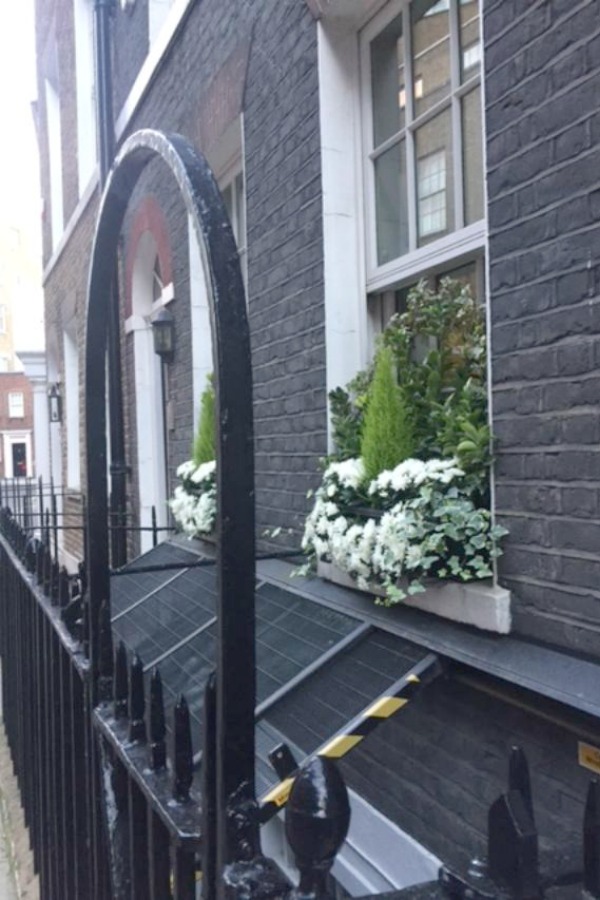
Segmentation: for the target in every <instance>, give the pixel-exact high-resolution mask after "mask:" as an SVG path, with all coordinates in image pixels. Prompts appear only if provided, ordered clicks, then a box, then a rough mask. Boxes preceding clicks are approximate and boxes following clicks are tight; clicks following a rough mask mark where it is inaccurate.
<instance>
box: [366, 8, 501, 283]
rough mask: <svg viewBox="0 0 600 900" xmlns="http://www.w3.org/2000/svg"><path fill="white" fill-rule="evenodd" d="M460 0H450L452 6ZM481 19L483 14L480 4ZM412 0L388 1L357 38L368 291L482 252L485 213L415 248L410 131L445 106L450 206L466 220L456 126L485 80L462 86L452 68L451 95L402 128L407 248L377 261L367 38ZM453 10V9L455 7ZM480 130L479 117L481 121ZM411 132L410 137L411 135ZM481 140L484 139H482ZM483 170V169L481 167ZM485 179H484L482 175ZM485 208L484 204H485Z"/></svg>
mask: <svg viewBox="0 0 600 900" xmlns="http://www.w3.org/2000/svg"><path fill="white" fill-rule="evenodd" d="M457 2H458V0H452V5H453V8H454V7H455V6H456V3H457ZM479 7H480V17H481V3H480V4H479ZM409 10H410V0H392V2H389V3H387V4H386V5H385V6H384V7H383V8H382V9H380V10H379V12H377V13H376V14H375V15H374V16H373V18H372V19H371V20H370V21H369V22H368V23H367V24H366V25H365V27H364V28H363V29H362V30H361V32H360V34H359V42H360V66H361V95H362V96H361V103H362V160H363V165H364V179H363V187H364V209H365V229H366V233H365V244H366V257H367V259H366V266H367V278H366V284H367V291H369V292H372V291H379V290H382V289H383V288H385V287H390V286H392V285H393V284H400V283H402V282H403V281H404V282H406V281H407V280H409V279H411V278H414V277H415V275H418V273H419V272H422V271H424V270H426V269H430V268H440V267H443V266H444V265H446V264H448V263H452V262H453V261H454V260H455V259H457V258H459V257H461V256H465V255H466V254H469V253H476V252H477V251H479V252H481V251H482V250H483V249H484V248H485V245H486V230H487V225H486V220H485V217H484V218H483V219H481V220H479V221H478V222H475V223H473V224H472V225H468V226H463V227H461V228H457V229H456V230H455V231H451V232H450V233H449V234H447V235H444V236H443V237H442V238H439V239H438V240H436V241H432V242H431V243H430V244H426V245H424V246H423V247H417V245H416V242H417V223H416V216H415V213H416V200H414V198H415V197H416V190H415V189H416V173H415V165H414V147H413V144H414V137H413V136H414V133H415V131H416V130H417V128H420V127H421V126H422V125H424V124H426V123H427V122H428V121H430V120H431V119H432V118H434V117H435V116H436V115H437V114H439V113H440V112H441V111H442V110H444V109H450V110H451V115H452V121H453V129H452V133H453V154H452V155H453V173H452V174H453V181H454V207H455V212H454V215H455V222H461V221H463V218H464V210H463V190H462V179H463V175H462V145H461V139H460V135H461V128H459V127H457V122H459V121H460V100H461V99H462V97H463V96H464V95H465V94H468V93H470V91H472V90H474V89H475V88H476V87H477V85H479V84H481V85H482V84H483V75H482V73H480V74H477V75H476V76H473V77H472V78H470V79H468V81H466V82H464V83H463V84H459V83H458V81H459V79H457V74H456V72H454V73H453V76H452V77H453V84H454V87H453V88H452V90H451V93H450V98H446V99H444V100H443V101H441V102H440V103H438V104H435V105H434V106H433V107H431V108H430V109H428V110H427V111H426V112H425V113H423V114H422V115H421V116H419V117H418V118H416V119H415V120H414V121H412V122H410V124H408V125H407V126H406V127H405V129H404V130H405V132H406V138H405V140H406V150H407V152H406V169H407V196H411V197H413V202H411V203H409V206H408V213H409V216H408V218H409V242H410V245H409V250H408V252H407V253H405V254H403V255H402V256H399V257H397V258H396V259H394V260H391V261H390V262H388V263H385V264H383V265H379V264H378V262H377V246H376V211H375V176H374V167H373V166H372V165H370V164H369V162H368V160H370V159H371V158H372V156H373V138H372V121H373V108H372V92H371V66H370V54H369V46H370V43H371V41H372V40H373V39H374V38H375V37H377V35H378V34H380V33H381V31H382V30H383V29H384V28H385V27H386V26H387V25H389V23H390V22H391V21H392V20H393V19H394V18H395V17H396V16H397V15H398V14H399V13H402V15H403V16H405V17H406V20H407V21H410V12H409ZM454 13H455V14H456V9H455V8H454ZM406 35H407V50H406V57H407V60H408V59H409V57H410V28H407V30H406ZM450 39H451V42H452V55H451V62H452V63H453V68H456V61H457V59H458V45H457V40H458V37H457V34H456V31H455V30H454V29H453V30H451V35H450ZM407 103H409V104H410V103H411V97H410V91H409V92H408V96H407ZM482 130H483V119H482ZM409 135H410V137H409ZM483 142H484V144H485V139H484V138H483ZM395 143H396V140H395V136H394V137H392V138H390V139H389V140H388V141H385V142H382V144H381V145H380V146H379V148H378V155H380V154H381V152H383V149H384V148H387V146H388V144H389V145H390V146H392V145H394V144H395ZM484 172H485V169H484ZM484 181H485V177H484ZM484 209H485V207H484Z"/></svg>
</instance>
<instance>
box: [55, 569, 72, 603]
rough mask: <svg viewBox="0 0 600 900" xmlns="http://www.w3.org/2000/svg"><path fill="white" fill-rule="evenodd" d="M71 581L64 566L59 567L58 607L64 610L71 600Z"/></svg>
mask: <svg viewBox="0 0 600 900" xmlns="http://www.w3.org/2000/svg"><path fill="white" fill-rule="evenodd" d="M70 589H71V581H70V578H69V573H68V572H67V570H66V568H65V567H64V566H61V567H60V572H59V573H58V605H59V606H60V607H61V609H64V608H65V607H66V606H68V605H69V603H70V600H71V590H70Z"/></svg>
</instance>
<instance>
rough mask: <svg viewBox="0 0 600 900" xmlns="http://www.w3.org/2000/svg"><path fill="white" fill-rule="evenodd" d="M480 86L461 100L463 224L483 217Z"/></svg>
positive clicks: (468, 223)
mask: <svg viewBox="0 0 600 900" xmlns="http://www.w3.org/2000/svg"><path fill="white" fill-rule="evenodd" d="M481 127H482V126H481V88H479V87H478V88H476V89H475V90H474V91H471V92H470V93H469V94H467V95H466V96H465V97H464V99H463V101H462V129H463V173H464V174H463V180H464V204H465V225H470V224H471V222H477V221H478V220H479V219H482V218H483V147H482V138H481Z"/></svg>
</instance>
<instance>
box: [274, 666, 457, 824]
mask: <svg viewBox="0 0 600 900" xmlns="http://www.w3.org/2000/svg"><path fill="white" fill-rule="evenodd" d="M441 672H442V664H441V662H440V660H439V658H438V657H437V656H436V655H435V654H434V653H430V654H429V655H428V656H426V657H425V658H424V659H422V660H421V661H420V662H419V663H417V664H416V665H415V666H413V668H412V669H411V670H410V671H409V672H407V673H406V675H404V676H403V677H402V678H400V679H399V680H398V681H397V682H396V683H395V684H394V685H392V687H391V688H390V689H389V690H387V691H386V692H385V694H382V695H381V696H380V697H378V698H377V700H375V701H374V702H373V703H371V704H370V706H367V708H366V709H364V710H363V711H362V712H361V713H359V714H358V716H356V718H354V719H352V720H351V721H350V722H349V723H348V725H347V726H346V727H345V728H343V729H342V730H341V731H339V732H338V733H337V734H336V735H335V736H334V737H332V738H331V739H330V740H328V741H327V742H326V743H325V744H323V745H322V746H321V747H320V748H319V749H318V750H317V751H316V753H315V754H314V755H315V756H324V757H327V758H328V759H341V758H342V757H343V756H345V755H346V754H347V753H349V752H350V750H353V749H354V747H356V746H358V744H360V743H361V742H362V741H363V740H364V739H365V738H366V737H367V735H369V734H371V732H372V731H374V730H375V729H376V728H377V726H378V725H380V724H381V723H382V722H384V721H386V719H389V718H390V717H391V716H394V715H395V714H396V713H397V712H398V711H399V710H400V709H402V708H403V707H405V706H406V704H407V703H408V702H409V701H410V700H412V699H413V697H414V696H415V695H416V694H417V693H418V692H419V691H420V689H421V688H422V687H424V685H426V684H429V682H431V681H432V680H433V679H434V678H437V676H438V675H440V674H441ZM295 777H296V772H294V773H293V774H291V775H290V776H289V777H288V778H284V779H283V781H280V782H279V784H278V785H276V786H275V787H274V788H272V790H270V791H268V792H267V793H266V794H265V795H264V796H263V797H262V799H261V801H260V821H261V822H268V821H269V819H271V818H272V817H273V816H274V815H276V814H277V813H278V812H279V810H280V809H282V808H283V807H284V806H285V804H286V803H287V801H288V798H289V796H290V791H291V790H292V785H293V783H294V779H295Z"/></svg>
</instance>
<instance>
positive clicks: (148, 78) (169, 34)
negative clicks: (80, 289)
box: [42, 0, 196, 285]
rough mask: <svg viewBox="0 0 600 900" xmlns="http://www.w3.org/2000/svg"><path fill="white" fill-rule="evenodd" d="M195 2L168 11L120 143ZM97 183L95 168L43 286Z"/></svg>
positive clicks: (129, 105) (121, 122)
mask: <svg viewBox="0 0 600 900" xmlns="http://www.w3.org/2000/svg"><path fill="white" fill-rule="evenodd" d="M195 2H196V0H175V2H174V4H173V6H172V7H171V9H170V10H169V14H168V16H167V18H166V20H165V23H164V25H163V28H162V30H161V32H160V34H159V36H158V38H157V40H156V42H155V43H154V45H153V46H152V47H151V48H150V52H149V53H148V55H147V57H146V59H145V60H144V63H143V64H142V67H141V69H140V71H139V72H138V75H137V78H136V79H135V81H134V83H133V87H132V88H131V90H130V92H129V94H128V95H127V98H126V100H125V102H124V104H123V106H122V108H121V112H120V113H119V115H118V117H117V121H116V123H115V134H116V139H117V142H118V141H120V140H121V139H122V138H123V137H124V135H125V132H126V131H127V128H128V127H129V125H130V123H131V120H132V118H133V116H134V115H135V113H136V111H137V109H138V107H139V105H140V104H141V102H142V100H143V99H144V97H145V95H146V93H147V91H148V89H149V87H150V85H151V83H152V81H153V80H154V77H155V75H156V72H157V70H158V69H159V67H160V65H161V64H162V61H163V59H164V57H165V56H166V55H167V52H168V51H169V49H170V47H171V44H172V43H173V41H174V40H175V38H176V36H177V34H178V32H179V30H180V28H181V27H182V26H183V23H184V21H185V17H186V15H187V13H188V12H189V10H190V9H191V8H192V6H193V4H194V3H195ZM98 183H99V171H98V167H96V169H95V171H94V173H93V174H92V177H91V178H90V180H89V181H88V184H87V186H86V188H85V191H84V193H83V195H82V197H81V199H80V200H79V203H78V204H77V206H76V207H75V209H74V211H73V213H72V215H71V217H70V219H69V221H68V223H67V224H66V226H65V227H64V229H62V230H61V234H60V235H58V236H57V237H56V239H53V242H52V255H51V257H50V259H49V260H48V262H47V264H46V266H45V268H44V272H43V276H42V285H45V283H46V281H47V280H48V278H49V277H50V275H51V274H52V271H53V270H54V267H55V266H56V264H57V263H58V261H59V259H60V257H61V256H62V254H63V252H64V250H65V247H66V246H67V244H68V242H69V240H70V238H71V236H72V234H73V232H74V231H75V229H76V228H77V225H78V223H79V220H80V219H81V217H82V216H83V215H84V213H85V211H86V210H87V208H88V206H89V203H90V201H91V199H92V197H93V196H94V195H95V193H96V189H97V188H98ZM61 191H62V188H61Z"/></svg>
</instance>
